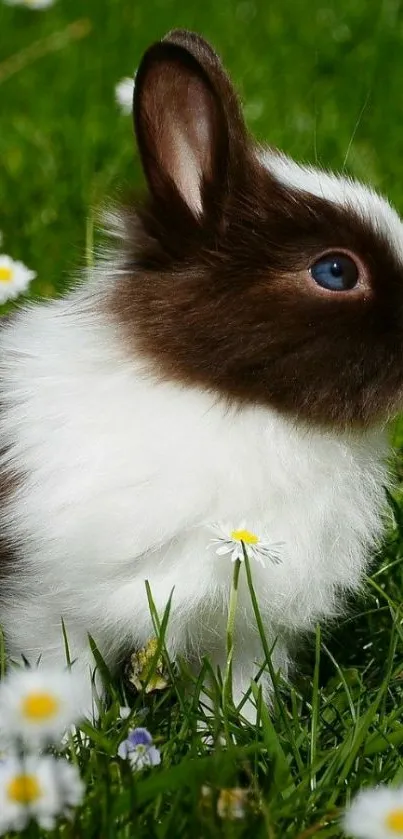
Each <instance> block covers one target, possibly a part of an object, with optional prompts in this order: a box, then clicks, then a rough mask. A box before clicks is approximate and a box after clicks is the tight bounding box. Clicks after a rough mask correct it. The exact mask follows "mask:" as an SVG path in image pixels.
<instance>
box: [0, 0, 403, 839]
mask: <svg viewBox="0 0 403 839" xmlns="http://www.w3.org/2000/svg"><path fill="white" fill-rule="evenodd" d="M174 26H186V27H190V28H194V29H197V30H198V31H200V32H202V33H203V34H204V35H205V36H206V37H208V38H210V39H211V40H212V42H213V43H214V44H215V45H216V47H217V48H218V50H219V51H220V52H221V54H222V55H223V57H224V59H225V62H226V64H227V66H228V68H229V69H230V71H231V73H232V75H233V78H234V80H235V82H236V84H237V86H238V88H239V90H240V92H241V94H242V97H243V100H244V103H245V113H246V117H247V121H248V124H249V126H250V128H251V129H252V130H253V132H254V133H255V134H256V135H257V136H258V137H259V138H260V139H266V140H268V141H269V142H270V143H272V144H274V145H279V146H281V147H282V148H283V149H284V150H285V151H286V152H288V153H290V154H292V155H294V156H295V157H297V158H298V159H302V160H308V161H319V162H320V163H321V164H323V165H325V166H329V167H332V168H335V169H338V170H340V169H342V168H343V167H346V170H347V171H348V172H350V173H352V174H354V175H356V176H357V177H359V178H362V179H364V180H366V181H369V182H370V183H371V184H373V185H374V186H376V187H377V188H380V189H381V190H383V191H384V192H386V193H387V194H388V195H389V196H390V197H391V199H392V200H393V202H394V203H395V204H396V206H397V208H398V209H400V210H403V187H402V185H403V155H402V154H401V149H402V145H403V143H402V140H401V136H400V129H399V126H400V125H401V124H402V123H403V96H402V94H401V91H402V89H403V63H402V61H401V55H402V46H403V9H402V6H401V3H400V2H399V0H382V2H379V1H378V0H343V2H337V3H336V0H314V2H313V3H310V4H309V5H307V4H303V3H302V2H301V0H272V2H270V3H268V2H267V1H266V0H265V2H262V0H239V2H229V0H220V2H217V0H215V2H213V0H203V2H201V0H199V2H194V0H192V2H187V0H148V2H145V0H137V2H130V0H59V2H58V3H57V4H56V5H55V6H54V7H53V8H51V9H49V10H48V11H46V12H42V13H39V12H36V13H35V12H29V11H28V10H25V9H19V8H9V7H6V6H5V5H2V3H1V0H0V102H1V112H0V120H1V122H0V167H1V168H0V229H1V230H2V232H3V237H4V244H3V249H4V250H5V252H7V253H10V254H11V255H12V256H13V257H14V258H19V259H22V260H23V261H24V262H25V263H26V264H27V265H29V267H30V268H33V269H34V270H36V271H37V273H38V277H37V279H36V280H35V281H34V283H33V285H32V296H39V297H47V296H53V295H54V294H57V293H60V292H62V291H63V290H64V289H65V288H66V287H67V286H68V284H69V282H70V281H71V280H72V279H74V277H75V276H76V275H77V273H78V271H79V270H80V269H81V267H82V266H83V265H84V264H85V263H86V262H89V261H91V259H92V253H93V247H94V241H95V242H96V235H97V234H96V232H95V226H94V220H95V218H96V216H97V213H98V211H99V209H100V207H102V206H103V205H104V204H105V203H106V201H107V199H108V197H112V199H114V200H116V199H119V196H120V195H123V194H125V192H126V191H130V190H131V189H132V188H133V187H135V188H138V187H140V185H141V174H140V169H139V164H138V160H137V159H136V157H135V154H134V147H133V140H132V132H131V123H130V118H128V117H125V116H123V115H122V114H120V113H119V111H118V109H117V107H116V105H115V102H114V86H115V84H116V82H117V81H119V79H120V78H121V77H122V76H125V75H131V74H132V73H133V71H134V69H135V67H136V64H137V62H138V61H139V58H140V56H141V53H142V51H143V49H144V48H145V47H146V46H147V45H148V44H149V43H150V42H152V41H153V40H155V39H157V38H159V37H160V36H162V35H163V34H164V33H165V32H166V31H167V30H169V29H170V28H172V27H174ZM393 436H394V442H395V444H396V449H397V457H396V462H395V466H396V475H397V483H396V490H395V492H394V493H393V496H391V497H390V505H391V520H390V523H389V527H388V531H387V536H386V538H385V542H384V545H383V547H382V550H381V551H380V552H379V555H378V556H377V557H376V558H375V560H374V564H373V571H372V576H371V577H370V578H369V579H368V580H367V584H366V587H365V591H364V592H363V594H362V595H361V597H360V598H358V599H356V600H355V601H354V602H352V603H351V604H349V610H348V611H347V612H346V615H345V617H344V618H343V619H339V621H338V624H337V626H335V625H333V626H328V627H322V628H321V629H320V628H319V627H318V629H317V632H316V636H314V637H311V638H306V639H303V641H302V642H301V644H300V645H299V646H298V647H297V648H296V651H295V656H296V663H297V666H296V672H295V674H294V676H293V679H292V684H291V686H290V685H284V684H282V683H281V682H280V681H279V680H278V679H277V678H275V684H276V691H275V701H274V708H273V712H272V714H271V715H270V716H269V714H268V712H267V710H266V708H265V707H264V705H263V704H262V702H261V696H260V693H259V685H258V684H257V686H256V687H254V692H255V698H256V701H257V703H258V706H259V715H260V722H261V724H260V725H259V726H251V725H250V724H249V723H247V722H246V721H245V720H243V719H242V711H240V712H237V711H236V710H235V709H233V708H231V704H228V703H225V704H224V706H223V704H222V702H221V696H222V685H221V684H220V677H216V690H215V691H213V693H214V695H215V708H216V710H215V715H214V717H213V718H212V719H210V720H207V719H204V715H203V709H202V707H201V706H200V704H199V702H198V697H199V693H200V690H201V679H198V680H197V679H194V677H192V675H191V674H190V673H189V672H188V670H187V668H186V665H185V664H184V663H180V662H179V663H175V664H172V663H169V662H168V661H166V666H167V667H168V670H169V672H170V678H169V679H168V686H167V688H166V689H165V690H163V691H156V692H152V693H145V692H140V693H139V692H137V693H136V692H135V691H131V690H130V688H129V686H128V682H127V679H126V680H125V679H124V678H123V679H122V680H121V681H119V682H116V680H113V679H110V678H109V676H108V674H107V673H105V674H104V675H105V677H106V681H107V683H108V685H109V689H108V699H109V706H108V707H107V710H103V711H102V713H101V715H100V719H99V722H98V724H97V725H96V726H95V727H91V726H89V725H87V726H86V727H85V734H86V735H87V738H83V737H81V736H80V735H77V738H76V740H75V743H74V746H72V754H73V755H74V759H75V760H78V762H79V764H80V767H81V771H82V775H83V777H84V778H85V780H86V783H87V786H88V794H87V798H86V803H85V806H84V807H83V808H82V809H81V810H80V811H79V812H78V814H77V818H76V820H75V822H74V823H73V824H72V825H71V826H66V827H63V828H62V829H61V830H60V834H61V835H63V836H71V837H75V839H78V838H79V837H86V838H87V837H94V839H100V838H101V837H102V839H107V837H111V838H112V837H128V838H129V837H135V836H136V837H137V836H138V837H154V836H155V837H160V839H162V837H182V836H183V837H206V839H207V837H210V836H211V837H214V836H228V837H232V836H234V837H243V836H244V837H249V836H252V835H253V836H255V837H257V838H258V837H268V839H288V837H289V839H308V837H311V836H320V837H323V839H324V837H330V836H332V837H337V836H340V835H341V829H340V825H339V821H338V817H339V814H340V812H341V809H342V808H343V807H344V805H345V803H346V802H347V801H348V800H349V798H350V797H351V795H353V794H354V792H355V791H356V790H358V789H359V788H360V787H361V786H363V785H368V784H377V783H380V782H386V783H392V782H393V783H398V782H401V783H403V760H402V755H403V721H402V719H401V717H402V697H403V658H402V641H403V628H402V614H401V599H402V591H403V579H402V569H403V565H402V550H403V496H402V494H401V491H400V483H401V477H402V475H403V458H402V456H401V454H400V452H401V450H402V443H403V435H402V432H401V429H400V428H399V425H396V427H395V428H394V430H393ZM241 573H245V569H244V567H243V568H242V569H241ZM163 630H164V627H163V628H162V632H161V628H160V629H158V627H157V628H156V632H157V635H159V637H160V646H161V649H162V652H163V654H164V644H163V640H164V631H163ZM263 647H264V645H263V644H262V662H263V661H264V658H265V656H264V650H263ZM98 665H99V666H100V667H101V668H102V667H103V665H102V661H101V660H100V659H99V656H98ZM266 666H269V664H268V662H266ZM208 668H209V665H208V661H206V663H205V670H206V671H207V670H208ZM103 669H104V668H103ZM213 675H214V674H213ZM125 703H128V704H130V706H131V707H132V709H133V710H132V716H131V718H130V719H129V720H128V721H125V722H123V721H122V720H121V719H120V717H119V706H120V705H122V704H125ZM200 721H204V723H205V724H206V726H207V729H208V730H209V731H210V734H211V736H212V737H213V738H214V737H216V736H217V734H218V732H222V733H223V734H224V740H225V743H224V744H222V745H220V742H218V744H217V746H216V748H215V749H214V750H212V749H211V746H210V745H209V743H208V742H206V740H205V739H203V738H202V737H201V736H200V734H199V733H198V727H199V723H200ZM142 723H143V724H144V725H146V726H147V728H148V729H149V730H150V731H151V732H152V734H153V736H154V738H155V740H156V743H157V745H158V747H159V748H160V749H161V755H162V764H161V766H160V767H159V768H158V769H157V768H155V769H153V770H150V771H146V772H144V773H141V774H136V775H135V776H133V775H132V773H131V771H130V769H129V767H128V766H127V765H126V764H124V763H123V762H120V761H119V760H117V759H116V749H117V745H118V743H119V741H120V739H121V738H122V737H123V736H124V732H125V731H126V730H127V728H128V727H129V726H133V725H139V724H142ZM236 786H244V787H247V788H248V789H249V790H250V805H249V806H248V808H247V814H246V817H245V819H244V820H240V821H239V822H235V821H230V820H223V819H221V818H220V817H219V816H218V815H217V808H216V799H217V796H218V795H219V790H220V789H222V788H225V787H236ZM205 787H208V788H209V790H210V792H208V793H207V792H206V790H204V794H203V788H205ZM30 832H31V835H33V834H34V833H35V828H34V827H32V829H31V830H30Z"/></svg>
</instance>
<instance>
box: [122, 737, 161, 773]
mask: <svg viewBox="0 0 403 839" xmlns="http://www.w3.org/2000/svg"><path fill="white" fill-rule="evenodd" d="M118 755H119V757H121V758H123V760H128V761H129V763H130V766H131V768H132V769H133V771H134V772H138V771H139V770H140V769H144V768H145V767H146V766H158V765H159V764H160V763H161V755H160V752H159V749H157V748H156V747H155V746H154V745H153V738H152V737H151V734H150V732H149V731H147V729H146V728H134V729H133V731H129V735H128V737H127V739H126V740H123V742H122V743H121V744H120V746H119V748H118Z"/></svg>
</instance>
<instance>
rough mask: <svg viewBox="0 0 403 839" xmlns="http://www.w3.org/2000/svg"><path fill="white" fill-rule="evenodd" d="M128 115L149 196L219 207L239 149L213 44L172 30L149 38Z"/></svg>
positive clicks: (236, 113) (228, 90)
mask: <svg viewBox="0 0 403 839" xmlns="http://www.w3.org/2000/svg"><path fill="white" fill-rule="evenodd" d="M134 123H135V130H136V136H137V142H138V146H139V150H140V155H141V158H142V163H143V168H144V172H145V175H146V178H147V181H148V184H149V187H150V191H151V193H152V196H153V198H154V199H156V201H157V202H158V203H161V202H163V204H164V205H165V208H166V209H168V208H169V205H170V204H172V202H174V203H175V204H177V201H178V199H179V201H180V202H181V203H182V204H184V205H185V206H184V208H183V209H185V210H186V212H187V214H189V211H190V212H191V214H192V215H193V217H196V218H198V219H201V218H202V217H203V216H204V215H205V214H207V213H209V214H210V213H211V212H219V211H220V209H222V207H223V204H224V203H225V196H226V193H227V192H228V190H229V188H230V182H231V175H232V173H234V172H235V171H236V170H237V169H238V171H239V166H242V161H243V158H244V156H245V148H246V144H247V140H246V129H245V124H244V120H243V117H242V114H241V110H240V105H239V102H238V98H237V96H236V93H235V91H234V89H233V86H232V84H231V82H230V80H229V79H228V76H227V75H226V73H225V71H224V69H223V67H222V64H221V62H220V60H219V58H218V56H217V55H216V54H215V52H214V51H213V50H212V48H211V47H210V46H209V44H207V42H206V41H204V40H203V39H202V38H200V37H199V36H197V35H194V34H192V33H190V32H186V31H182V30H176V31H173V32H171V33H169V34H168V35H167V36H166V38H165V39H164V40H163V41H161V42H159V43H157V44H154V45H153V46H151V47H150V48H149V49H148V50H147V52H146V53H145V55H144V57H143V59H142V62H141V64H140V67H139V69H138V72H137V76H136V88H135V96H134Z"/></svg>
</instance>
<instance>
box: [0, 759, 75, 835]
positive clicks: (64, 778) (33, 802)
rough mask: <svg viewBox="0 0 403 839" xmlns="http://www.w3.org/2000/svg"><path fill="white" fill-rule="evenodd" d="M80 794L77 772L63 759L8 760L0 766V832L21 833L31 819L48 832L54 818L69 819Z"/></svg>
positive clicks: (52, 825) (52, 826)
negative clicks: (62, 817) (16, 831)
mask: <svg viewBox="0 0 403 839" xmlns="http://www.w3.org/2000/svg"><path fill="white" fill-rule="evenodd" d="M83 794H84V784H83V782H82V781H81V778H80V776H79V773H78V769H77V767H76V766H74V765H73V764H70V763H67V761H66V760H63V759H61V758H54V757H51V756H50V755H45V756H44V757H34V756H30V757H26V758H25V759H24V760H23V761H21V760H20V759H19V758H17V757H15V756H13V757H8V758H7V759H6V760H4V761H2V762H1V763H0V833H2V834H3V833H7V832H8V831H10V830H24V828H25V827H26V826H27V824H28V823H29V821H30V820H31V819H35V820H36V821H37V822H38V824H39V825H40V826H41V827H43V828H44V829H45V830H52V829H53V828H54V826H55V823H56V819H57V817H58V816H61V815H63V816H65V817H67V818H69V817H71V815H72V812H73V808H74V807H77V805H78V804H81V801H82V799H83Z"/></svg>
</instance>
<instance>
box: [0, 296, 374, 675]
mask: <svg viewBox="0 0 403 839" xmlns="http://www.w3.org/2000/svg"><path fill="white" fill-rule="evenodd" d="M83 297H84V293H83V292H82V291H78V292H74V293H73V295H71V296H70V298H69V299H67V300H64V301H58V302H55V303H53V304H51V305H49V306H41V307H37V308H34V309H30V310H28V311H25V312H22V313H21V314H20V315H19V316H18V320H17V323H14V324H13V326H12V328H5V330H4V331H3V333H2V335H1V337H0V359H1V380H2V382H3V384H2V393H1V402H2V412H1V421H0V422H1V428H0V432H1V438H2V442H3V443H4V444H5V445H6V446H8V447H9V448H8V454H7V457H8V458H9V459H10V464H11V465H12V468H13V470H14V472H15V473H16V475H17V476H18V475H21V480H22V483H21V486H20V488H19V489H18V490H17V493H16V495H15V497H14V499H13V500H12V503H11V506H10V508H4V509H3V510H2V515H3V517H4V521H5V522H6V523H7V522H8V523H9V522H10V516H11V522H12V525H11V533H14V534H15V536H16V539H17V541H18V542H19V544H20V549H19V550H20V565H19V570H18V573H17V572H16V571H15V569H14V570H11V572H10V574H9V576H8V577H7V578H6V581H5V583H4V584H3V595H2V601H3V603H2V607H1V608H2V612H1V615H0V618H1V620H2V621H3V623H4V625H5V630H6V633H7V636H8V639H9V644H10V649H11V652H12V653H13V654H14V655H17V654H19V653H20V652H21V651H23V652H24V653H25V654H27V655H28V656H35V657H36V656H37V655H38V654H39V653H42V654H43V655H44V656H45V657H50V658H52V657H54V656H57V655H60V654H61V653H60V650H61V632H60V617H61V616H63V618H64V619H65V621H66V623H67V627H68V632H69V636H70V643H71V646H72V649H73V653H74V654H75V655H79V656H80V655H84V650H85V648H86V644H87V640H86V633H87V632H88V631H89V632H91V633H92V634H93V635H94V637H95V638H96V640H97V641H98V643H99V644H100V646H101V648H102V651H103V653H104V654H105V655H106V657H107V658H109V660H110V661H111V662H112V663H113V662H114V661H116V660H117V658H118V654H119V653H120V651H121V650H122V649H126V650H127V649H130V648H131V647H134V646H136V645H138V644H143V643H144V642H145V641H146V640H147V638H149V636H150V634H152V625H151V621H150V616H149V609H148V604H147V598H146V592H145V585H144V583H145V580H146V579H147V580H149V582H150V585H151V589H152V592H153V596H154V599H155V602H156V604H157V606H158V608H159V609H160V610H161V611H162V610H163V608H164V607H165V605H166V603H167V601H168V598H169V595H170V592H171V590H172V589H174V595H173V607H172V616H171V621H170V630H169V642H170V644H171V647H172V649H173V651H178V652H185V650H188V651H189V647H190V648H191V650H193V652H194V653H195V654H197V655H199V654H203V653H206V652H212V653H214V650H215V649H216V648H217V656H218V658H219V657H220V654H221V652H222V649H223V644H224V627H225V620H226V604H227V599H228V593H229V587H230V581H231V576H232V570H233V566H232V565H231V561H230V557H229V556H224V557H223V556H217V554H216V552H215V548H216V546H211V544H210V542H211V539H212V538H214V535H215V534H214V532H213V531H212V529H211V525H212V524H214V523H216V522H221V521H223V522H225V521H229V522H230V523H232V525H233V526H234V527H237V526H239V523H240V522H241V520H245V522H246V525H247V527H248V528H249V529H252V530H254V531H255V532H257V533H258V534H259V535H260V536H261V537H262V538H264V539H266V540H268V541H273V542H279V541H281V542H283V543H284V544H283V548H282V561H281V564H279V565H272V564H270V563H268V562H266V567H265V568H262V567H261V566H259V565H258V564H255V563H254V564H253V573H254V579H255V586H256V590H257V593H258V596H259V601H260V605H261V609H262V613H263V615H264V619H265V623H266V626H267V630H268V632H269V634H271V635H277V634H279V636H280V640H281V635H282V633H284V631H285V632H286V633H287V632H289V631H290V630H294V629H299V628H306V627H308V626H310V625H312V622H313V621H315V619H316V618H318V617H322V616H326V615H330V614H331V613H332V612H333V611H334V608H335V596H336V595H337V591H338V589H340V588H341V589H354V588H357V586H358V584H359V581H360V578H361V575H362V572H363V569H364V567H365V564H366V561H367V559H368V552H369V549H370V548H371V545H372V544H373V542H374V540H375V539H376V537H377V536H378V535H379V533H380V529H381V513H382V508H383V484H384V483H385V481H386V479H387V475H386V471H385V467H384V465H383V457H384V448H385V447H384V439H383V435H382V434H371V435H362V436H359V437H358V436H357V437H352V436H349V437H347V436H344V437H342V436H337V435H334V434H330V433H320V432H313V431H309V430H306V429H299V428H296V427H294V426H293V425H292V424H291V423H290V422H289V421H288V420H285V419H283V418H282V417H281V416H279V415H277V414H275V413H271V412H270V411H267V410H263V409H253V408H244V409H241V410H238V411H235V410H231V409H228V408H227V407H226V406H225V405H224V404H222V403H221V402H219V401H218V400H217V399H216V398H215V397H214V396H212V395H209V394H207V393H202V392H199V391H197V390H193V391H191V390H188V389H186V388H180V387H179V386H175V385H172V384H168V383H166V384H158V383H156V382H155V381H153V379H152V378H151V376H150V375H149V373H148V372H147V369H146V368H145V366H142V365H141V363H140V362H138V363H137V365H136V364H135V363H133V359H132V358H129V356H127V357H126V356H125V354H124V348H123V347H120V349H119V348H117V341H116V334H115V333H114V332H113V331H112V328H111V327H110V326H109V327H108V326H107V325H106V324H105V323H103V322H102V320H101V318H100V319H99V320H98V321H97V320H96V318H95V316H94V314H91V313H90V311H89V309H88V308H87V307H86V305H85V303H84V302H83ZM80 310H81V313H80ZM86 312H87V313H86ZM17 615H18V618H17V617H16V616H17ZM238 632H239V635H240V636H241V637H242V650H243V651H244V653H243V654H244V656H245V667H246V662H248V668H249V671H250V662H251V655H252V660H253V656H255V657H256V658H259V650H258V646H257V639H256V630H255V628H254V621H253V615H252V612H251V609H250V605H249V599H248V594H247V592H246V591H242V592H241V601H240V612H239V620H238ZM278 649H279V656H281V655H283V658H284V653H281V645H280V646H279V648H278ZM241 669H242V665H241Z"/></svg>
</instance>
